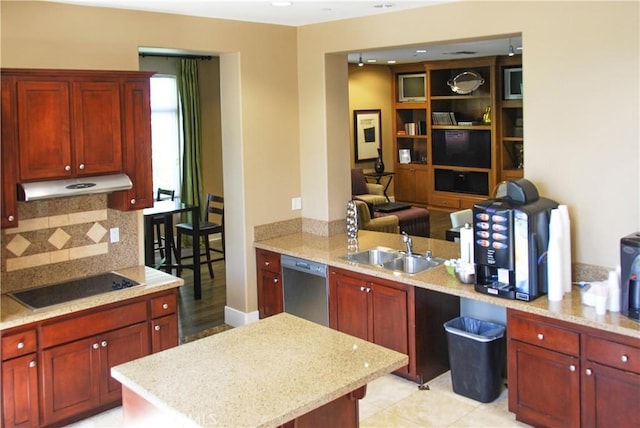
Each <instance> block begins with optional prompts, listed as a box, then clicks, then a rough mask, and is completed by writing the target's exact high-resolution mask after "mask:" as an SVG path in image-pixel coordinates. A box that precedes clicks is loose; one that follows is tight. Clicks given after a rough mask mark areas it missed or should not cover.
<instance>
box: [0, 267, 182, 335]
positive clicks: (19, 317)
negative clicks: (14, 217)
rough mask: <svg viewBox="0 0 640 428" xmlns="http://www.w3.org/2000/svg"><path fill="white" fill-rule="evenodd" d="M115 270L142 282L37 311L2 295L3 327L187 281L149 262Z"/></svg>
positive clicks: (1, 321) (1, 322)
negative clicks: (162, 270)
mask: <svg viewBox="0 0 640 428" xmlns="http://www.w3.org/2000/svg"><path fill="white" fill-rule="evenodd" d="M114 272H115V273H118V274H120V275H122V276H125V277H127V278H129V279H133V280H134V281H137V282H139V283H140V284H141V285H139V286H135V287H131V288H125V289H122V290H118V291H113V292H109V293H104V294H98V295H96V296H92V297H87V298H83V299H78V300H73V301H70V302H67V303H64V304H59V305H55V306H51V307H49V308H44V309H40V310H36V311H33V310H31V309H29V308H27V307H26V306H23V305H22V304H20V303H18V302H17V301H15V300H14V299H12V298H11V297H9V296H8V295H6V294H2V295H0V330H6V329H9V328H13V327H18V326H22V325H26V324H29V323H32V322H36V321H42V320H45V319H48V318H54V317H57V316H59V315H65V314H70V313H73V312H78V311H82V310H84V309H89V308H94V307H98V306H102V305H107V304H110V303H115V302H119V301H121V300H126V299H131V298H134V297H138V296H143V295H145V294H150V293H155V292H157V291H163V290H168V289H171V288H175V287H180V286H182V285H184V280H183V279H182V278H178V277H175V276H172V275H169V274H167V273H165V272H161V271H159V270H156V269H152V268H150V267H146V266H134V267H130V268H124V269H119V270H116V271H114Z"/></svg>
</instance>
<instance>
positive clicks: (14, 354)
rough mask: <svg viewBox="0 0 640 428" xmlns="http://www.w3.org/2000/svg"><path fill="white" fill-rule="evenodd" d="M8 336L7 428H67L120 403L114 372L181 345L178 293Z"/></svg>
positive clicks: (148, 297)
mask: <svg viewBox="0 0 640 428" xmlns="http://www.w3.org/2000/svg"><path fill="white" fill-rule="evenodd" d="M0 334H1V335H2V348H1V349H2V397H1V399H2V424H1V426H3V427H32V426H33V427H36V426H49V425H54V426H60V425H64V424H66V423H68V422H73V421H76V420H79V419H82V418H85V417H88V416H91V415H93V414H96V413H98V412H100V411H103V410H106V409H108V408H111V407H115V406H116V405H118V403H120V401H121V386H120V383H119V382H117V381H116V380H114V379H113V378H112V377H111V368H112V367H113V366H116V365H119V364H123V363H126V362H128V361H131V360H134V359H136V358H140V357H143V356H145V355H148V354H150V353H151V352H158V351H161V350H164V349H167V348H170V347H172V346H176V345H177V344H178V318H177V289H172V290H169V291H161V292H157V293H153V294H149V295H146V296H141V297H138V298H133V299H129V300H125V301H122V302H118V303H113V304H109V305H106V306H103V307H99V308H93V309H87V310H84V311H80V312H77V313H74V314H68V315H63V316H59V317H55V318H50V319H46V320H43V321H39V322H36V323H33V324H29V325H26V326H22V327H16V328H15V329H8V330H4V331H0Z"/></svg>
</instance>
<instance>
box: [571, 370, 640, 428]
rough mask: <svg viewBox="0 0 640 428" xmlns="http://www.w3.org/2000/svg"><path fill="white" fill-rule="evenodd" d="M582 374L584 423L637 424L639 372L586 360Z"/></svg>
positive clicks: (598, 425) (604, 426)
mask: <svg viewBox="0 0 640 428" xmlns="http://www.w3.org/2000/svg"><path fill="white" fill-rule="evenodd" d="M583 373H584V374H583V378H582V379H583V382H582V385H583V389H582V394H583V403H584V404H583V406H582V408H583V417H584V421H583V426H587V427H603V428H606V427H631V426H637V424H638V404H639V403H640V375H639V374H637V373H631V372H627V371H624V370H618V369H614V368H611V367H607V366H603V365H601V364H597V363H594V362H591V361H587V363H586V365H585V369H584V371H583Z"/></svg>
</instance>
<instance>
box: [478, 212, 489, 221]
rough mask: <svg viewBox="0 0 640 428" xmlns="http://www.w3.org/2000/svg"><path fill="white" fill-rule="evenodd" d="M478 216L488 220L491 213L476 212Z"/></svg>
mask: <svg viewBox="0 0 640 428" xmlns="http://www.w3.org/2000/svg"><path fill="white" fill-rule="evenodd" d="M476 218H477V219H478V220H482V221H487V220H489V214H485V213H479V214H476Z"/></svg>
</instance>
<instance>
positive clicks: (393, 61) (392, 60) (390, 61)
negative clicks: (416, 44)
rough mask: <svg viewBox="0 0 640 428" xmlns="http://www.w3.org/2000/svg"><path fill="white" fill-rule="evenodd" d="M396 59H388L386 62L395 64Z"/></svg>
mask: <svg viewBox="0 0 640 428" xmlns="http://www.w3.org/2000/svg"><path fill="white" fill-rule="evenodd" d="M395 63H396V60H395V59H390V60H389V61H387V64H395Z"/></svg>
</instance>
